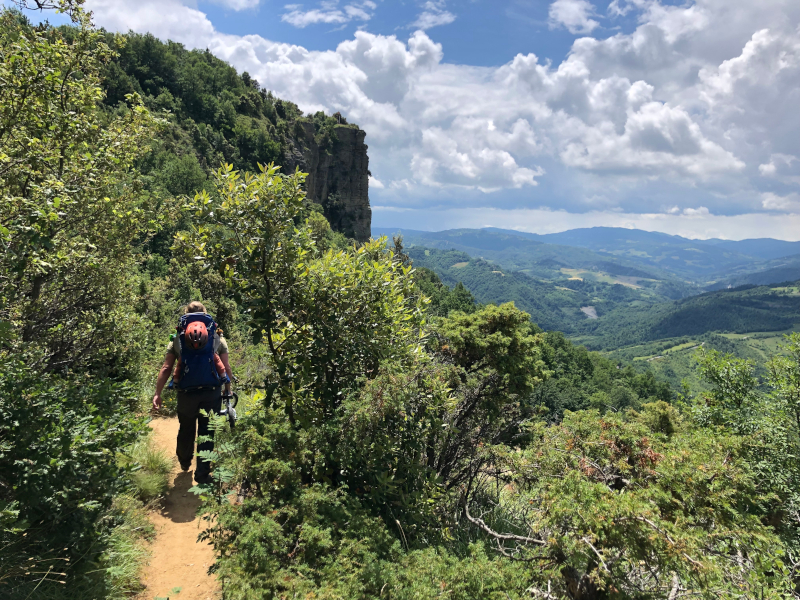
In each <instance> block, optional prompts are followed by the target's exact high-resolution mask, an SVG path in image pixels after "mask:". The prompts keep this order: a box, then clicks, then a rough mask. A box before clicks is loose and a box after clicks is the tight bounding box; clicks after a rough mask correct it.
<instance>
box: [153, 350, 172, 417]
mask: <svg viewBox="0 0 800 600" xmlns="http://www.w3.org/2000/svg"><path fill="white" fill-rule="evenodd" d="M174 366H175V355H174V354H173V353H172V352H167V355H166V356H165V357H164V364H163V365H162V366H161V370H160V371H159V372H158V379H157V380H156V394H155V396H153V408H155V409H156V410H158V409H159V408H161V404H162V401H161V392H162V391H164V386H165V385H167V381H169V376H170V375H171V374H172V368H173V367H174Z"/></svg>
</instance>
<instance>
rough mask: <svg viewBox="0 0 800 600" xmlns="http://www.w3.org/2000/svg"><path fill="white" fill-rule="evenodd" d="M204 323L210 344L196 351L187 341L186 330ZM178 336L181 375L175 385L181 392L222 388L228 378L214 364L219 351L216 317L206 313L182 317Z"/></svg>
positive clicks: (207, 343) (176, 340)
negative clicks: (197, 322) (193, 324)
mask: <svg viewBox="0 0 800 600" xmlns="http://www.w3.org/2000/svg"><path fill="white" fill-rule="evenodd" d="M196 321H200V322H202V323H203V324H204V325H205V326H206V329H207V330H208V342H206V345H205V346H203V347H202V348H200V349H197V350H196V349H194V348H192V347H191V346H189V345H188V344H187V343H186V341H185V334H186V328H187V327H188V326H189V324H190V323H194V322H196ZM177 330H178V335H177V338H176V339H175V340H174V342H173V343H177V344H180V348H181V350H180V354H181V356H180V359H181V373H180V378H179V381H178V382H176V383H175V385H176V387H177V388H178V389H179V390H181V391H189V390H200V389H210V388H217V387H220V386H221V385H222V384H223V383H225V382H226V381H227V380H228V376H227V375H225V377H220V375H219V374H218V373H217V367H216V364H215V362H214V354H215V353H216V352H217V350H218V349H219V344H220V341H219V333H218V332H217V324H216V323H215V322H214V317H212V316H211V315H208V314H206V313H190V314H188V315H184V316H182V317H181V320H180V323H179V324H178V327H177Z"/></svg>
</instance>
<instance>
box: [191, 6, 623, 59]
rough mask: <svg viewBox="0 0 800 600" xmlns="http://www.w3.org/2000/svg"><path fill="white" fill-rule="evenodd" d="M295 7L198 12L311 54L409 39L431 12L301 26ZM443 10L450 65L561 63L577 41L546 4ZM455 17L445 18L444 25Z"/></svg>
mask: <svg viewBox="0 0 800 600" xmlns="http://www.w3.org/2000/svg"><path fill="white" fill-rule="evenodd" d="M291 4H292V2H291V1H290V2H286V3H261V4H257V5H255V6H253V7H251V8H248V9H243V10H238V11H237V10H233V9H231V8H230V7H226V6H223V5H221V4H219V3H212V2H198V8H200V9H201V10H202V11H203V12H205V13H206V14H207V15H208V17H209V19H210V20H211V22H212V23H214V25H215V26H216V27H217V29H218V30H219V31H221V32H224V33H230V34H235V35H247V34H251V33H257V34H259V35H261V36H263V37H265V38H268V39H271V40H275V41H277V42H285V43H289V44H298V45H300V46H303V47H305V48H308V49H309V50H335V49H336V46H338V45H339V43H340V42H341V41H342V40H343V39H349V38H352V37H353V34H354V33H355V32H356V31H358V30H359V29H367V30H368V31H370V32H372V33H376V34H382V35H397V36H399V37H404V36H407V35H408V33H410V32H411V31H413V30H414V29H415V28H416V27H415V25H414V24H415V23H416V22H417V21H418V19H419V17H420V15H421V14H422V13H424V12H425V9H424V3H421V2H414V1H408V0H406V1H384V2H378V1H377V0H376V1H375V4H376V5H377V6H376V8H375V9H374V10H369V11H368V12H367V11H365V12H366V14H368V15H369V16H370V18H369V20H364V19H359V18H353V19H352V20H350V21H349V22H345V23H336V22H334V23H324V22H320V23H316V24H313V25H306V26H304V27H296V26H293V25H291V24H290V23H289V22H287V21H286V20H283V19H281V18H280V17H284V18H286V16H287V15H290V14H291V13H292V11H291V10H287V9H286V8H284V7H285V6H286V5H291ZM296 4H299V5H300V7H301V8H300V9H299V11H298V12H304V11H305V12H308V11H311V10H314V9H319V7H320V6H321V5H322V3H319V2H296ZM356 4H357V3H356ZM346 6H347V3H344V2H339V3H338V6H337V8H335V9H333V11H335V10H337V9H338V10H339V11H341V10H342V9H343V8H344V7H346ZM442 6H443V10H442V11H441V12H439V13H438V14H440V15H452V17H453V21H452V22H450V23H444V24H442V25H438V26H436V41H437V42H439V43H441V44H442V45H443V47H444V48H446V52H445V57H444V60H445V62H450V63H456V64H469V65H480V66H499V65H502V64H504V63H506V62H508V61H509V60H511V59H512V58H513V57H514V56H515V55H516V54H518V53H528V52H534V53H536V54H537V55H540V56H542V57H544V58H548V59H551V60H553V61H555V62H561V61H562V60H563V59H564V57H565V56H566V54H567V52H569V49H570V46H571V45H572V41H573V40H574V39H575V36H574V35H572V34H570V33H569V32H568V31H567V30H566V29H555V30H554V29H552V28H550V27H548V9H549V6H550V3H549V2H547V1H546V0H499V1H496V2H487V1H485V0H461V1H459V2H453V1H450V2H449V3H447V4H444V3H443V5H442ZM333 11H329V12H333ZM344 16H346V15H344ZM276 17H278V18H276ZM449 18H450V17H448V16H445V17H444V19H443V21H447V20H449ZM623 21H629V19H625V18H620V19H616V20H615V22H614V25H612V26H621V25H627V24H628V23H623Z"/></svg>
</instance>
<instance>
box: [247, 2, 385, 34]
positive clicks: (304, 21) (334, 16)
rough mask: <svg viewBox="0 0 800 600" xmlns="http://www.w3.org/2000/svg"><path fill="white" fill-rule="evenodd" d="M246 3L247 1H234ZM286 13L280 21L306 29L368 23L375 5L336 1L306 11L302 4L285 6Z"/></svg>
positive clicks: (323, 3) (320, 4) (321, 3)
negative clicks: (319, 25)
mask: <svg viewBox="0 0 800 600" xmlns="http://www.w3.org/2000/svg"><path fill="white" fill-rule="evenodd" d="M234 1H242V2H245V1H248V0H234ZM284 8H285V9H286V11H287V12H285V13H284V14H283V15H281V20H282V21H285V22H286V23H289V24H290V25H294V26H295V27H300V28H303V27H308V26H309V25H316V24H318V23H329V24H330V23H334V24H336V23H349V22H350V21H369V20H370V19H371V18H372V13H373V11H374V10H375V8H377V5H376V4H375V3H374V2H372V1H370V0H367V1H365V2H354V3H349V4H345V5H343V6H341V7H340V6H339V2H338V0H328V1H327V2H320V3H319V6H318V8H311V9H308V10H306V8H305V7H304V5H302V4H287V5H286V6H285V7H284Z"/></svg>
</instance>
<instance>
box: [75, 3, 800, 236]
mask: <svg viewBox="0 0 800 600" xmlns="http://www.w3.org/2000/svg"><path fill="white" fill-rule="evenodd" d="M87 5H88V6H89V7H90V8H91V9H92V10H93V11H94V15H95V21H96V23H97V24H98V25H101V26H104V27H106V28H108V29H111V30H116V31H127V30H129V29H133V30H135V31H139V32H151V33H153V34H154V35H156V36H158V37H159V38H162V39H172V40H174V41H178V42H181V43H183V44H185V45H186V46H188V47H190V48H209V49H210V50H211V51H212V52H213V53H215V54H216V55H217V56H219V57H220V58H223V59H224V60H227V61H229V62H230V63H231V64H233V65H234V66H235V67H236V68H237V69H238V70H240V71H244V70H246V71H248V72H249V73H250V74H251V75H253V76H254V77H256V78H257V79H258V80H259V82H260V83H261V84H262V85H263V86H264V87H265V88H267V89H270V90H272V91H274V93H276V94H277V95H278V96H279V97H282V98H285V99H288V100H292V101H294V102H296V103H297V104H298V105H299V106H300V107H301V108H302V109H303V110H305V111H308V112H312V111H316V110H325V111H328V112H335V111H340V112H342V113H343V114H344V115H345V116H347V117H348V119H349V120H350V121H351V122H356V123H358V124H359V125H360V126H361V127H362V128H363V129H364V130H365V131H366V132H367V143H368V144H369V146H370V151H369V154H370V169H371V171H372V174H373V178H372V180H371V185H370V198H371V203H372V205H373V215H374V216H373V219H374V224H375V225H378V226H402V227H407V228H409V227H414V228H417V229H431V230H434V229H443V228H449V227H481V226H498V227H509V228H515V229H521V230H526V231H536V232H550V231H559V230H564V229H570V228H574V227H585V226H591V225H610V226H622V227H639V228H642V229H651V230H659V231H665V232H667V233H676V234H680V235H685V236H688V237H701V238H706V237H726V238H733V239H741V238H747V237H767V236H770V237H780V238H784V239H800V111H798V110H797V107H798V106H800V2H798V1H797V0H759V2H752V0H746V1H745V0H682V1H681V2H674V1H663V0H613V1H611V2H608V1H603V2H599V1H597V2H592V0H551V1H541V0H494V1H490V0H404V1H390V0H383V1H381V0H339V1H336V0H327V1H324V2H320V1H319V0H316V1H312V2H309V1H301V0H284V2H276V1H274V0H214V1H213V2H207V1H205V0H88V1H87Z"/></svg>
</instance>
